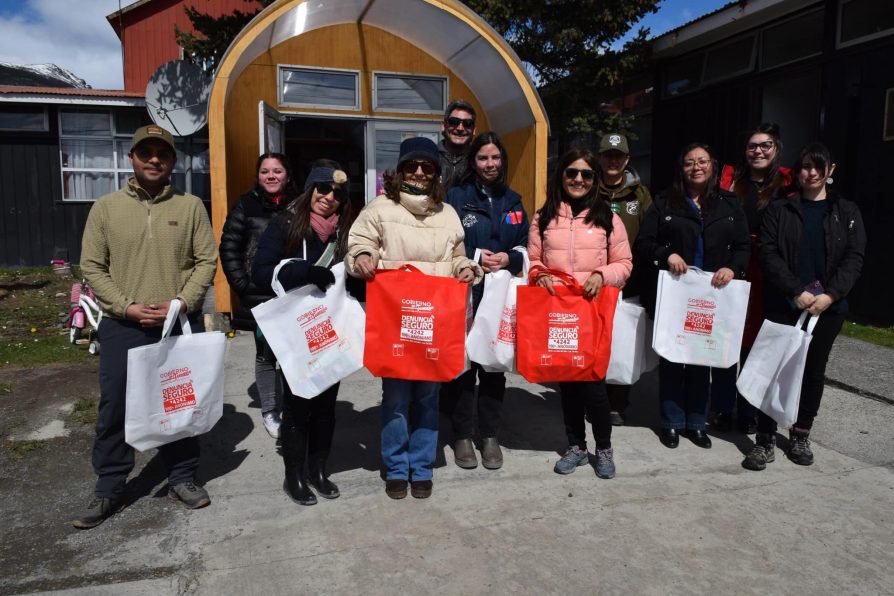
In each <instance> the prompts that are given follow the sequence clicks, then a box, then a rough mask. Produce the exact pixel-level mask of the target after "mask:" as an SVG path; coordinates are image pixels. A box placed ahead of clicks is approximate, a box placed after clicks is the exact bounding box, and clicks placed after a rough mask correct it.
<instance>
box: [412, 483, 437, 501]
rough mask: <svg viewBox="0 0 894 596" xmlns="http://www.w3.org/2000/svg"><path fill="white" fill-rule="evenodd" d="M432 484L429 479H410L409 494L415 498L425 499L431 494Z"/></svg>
mask: <svg viewBox="0 0 894 596" xmlns="http://www.w3.org/2000/svg"><path fill="white" fill-rule="evenodd" d="M433 485H434V483H433V482H432V481H431V480H410V494H411V495H413V497H414V498H416V499H427V498H429V497H430V496H431V490H432V486H433Z"/></svg>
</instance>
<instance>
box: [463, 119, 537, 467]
mask: <svg viewBox="0 0 894 596" xmlns="http://www.w3.org/2000/svg"><path fill="white" fill-rule="evenodd" d="M508 165H509V163H508V158H507V157H506V148H505V147H504V146H503V142H502V141H501V140H500V137H499V136H497V133H495V132H486V133H483V134H480V135H478V136H477V137H476V138H475V139H474V140H473V141H472V145H471V146H470V148H469V153H468V167H467V169H466V175H465V178H464V179H463V181H462V183H461V184H460V186H456V187H454V188H452V189H451V190H450V192H448V193H447V202H448V203H449V204H450V205H451V206H452V207H453V208H454V209H455V210H456V212H457V213H458V214H459V219H460V221H461V222H462V225H463V231H464V232H465V234H466V237H465V246H466V256H468V257H469V258H474V256H475V251H476V250H478V251H480V260H479V264H480V265H481V267H482V268H483V269H484V271H485V272H486V273H489V272H494V271H499V270H500V269H508V270H509V272H510V273H512V274H513V275H517V274H518V273H519V272H521V270H522V264H523V257H522V254H521V253H520V252H518V251H517V250H513V249H514V248H516V247H520V248H522V249H524V247H525V246H527V244H528V227H529V223H528V216H527V214H526V213H525V210H524V207H522V202H521V195H519V194H518V193H517V192H515V191H513V190H512V189H510V188H509V187H508V186H507V185H506V168H507V167H508ZM486 283H487V277H486V276H485V281H484V284H486ZM484 284H478V285H477V286H473V287H472V300H473V307H474V309H475V311H476V312H477V310H478V304H479V303H480V302H481V297H482V295H483V294H484ZM476 377H477V379H478V383H479V384H478V402H477V414H478V416H477V418H478V431H479V433H480V436H481V463H482V464H483V465H484V467H485V468H487V469H489V470H495V469H497V468H499V467H500V466H502V465H503V453H502V451H501V450H500V445H499V443H498V442H497V433H498V432H499V430H500V419H501V412H502V409H503V394H504V393H505V391H506V376H505V375H504V374H503V373H501V372H487V371H485V370H484V369H483V368H482V367H481V365H480V364H478V363H476V362H473V363H472V368H471V369H469V370H468V371H466V372H465V373H463V374H462V375H460V376H459V377H457V378H456V379H454V380H453V381H451V382H450V383H448V384H447V386H446V388H445V391H446V393H447V399H448V400H449V403H450V404H451V406H452V412H451V417H452V420H453V434H454V441H455V442H454V445H453V455H454V459H455V461H456V465H458V466H459V467H461V468H474V467H476V466H477V465H478V460H477V457H476V455H475V448H474V445H473V443H472V438H473V437H474V435H475V430H476V429H475V413H476V407H475V406H476V402H475V380H476Z"/></svg>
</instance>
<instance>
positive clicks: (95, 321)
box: [66, 280, 102, 354]
mask: <svg viewBox="0 0 894 596" xmlns="http://www.w3.org/2000/svg"><path fill="white" fill-rule="evenodd" d="M100 321H102V309H100V308H99V305H98V304H96V296H95V295H94V294H93V290H92V289H91V288H90V286H88V285H87V281H86V280H81V281H80V282H75V283H73V284H72V285H71V312H70V313H69V314H68V319H67V321H66V326H67V327H68V330H69V331H68V340H69V341H70V342H71V343H73V344H78V345H81V344H88V345H89V347H88V351H89V352H90V353H91V354H99V322H100ZM88 322H89V323H90V328H87V323H88Z"/></svg>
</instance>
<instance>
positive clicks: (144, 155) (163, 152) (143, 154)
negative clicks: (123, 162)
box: [133, 147, 174, 161]
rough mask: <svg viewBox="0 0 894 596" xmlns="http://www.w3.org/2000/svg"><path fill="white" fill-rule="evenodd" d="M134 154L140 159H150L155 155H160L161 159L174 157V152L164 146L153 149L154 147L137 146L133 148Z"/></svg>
mask: <svg viewBox="0 0 894 596" xmlns="http://www.w3.org/2000/svg"><path fill="white" fill-rule="evenodd" d="M133 154H134V155H136V156H137V158H138V159H139V160H140V161H149V160H150V159H152V158H153V157H158V159H159V160H161V161H170V160H172V159H174V152H173V151H171V150H170V149H168V148H166V147H162V148H161V149H153V148H152V147H136V148H135V149H134V150H133Z"/></svg>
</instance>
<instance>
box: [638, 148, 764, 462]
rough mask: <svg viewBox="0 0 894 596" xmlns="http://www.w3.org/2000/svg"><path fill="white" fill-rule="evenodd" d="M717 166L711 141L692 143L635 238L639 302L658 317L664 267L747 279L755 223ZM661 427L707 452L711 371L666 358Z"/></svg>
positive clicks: (665, 434)
mask: <svg viewBox="0 0 894 596" xmlns="http://www.w3.org/2000/svg"><path fill="white" fill-rule="evenodd" d="M718 173H719V169H718V164H717V159H716V158H715V156H714V154H713V152H712V151H711V149H710V148H709V147H708V146H707V145H705V144H704V143H693V144H691V145H688V146H686V147H685V148H684V149H683V152H682V153H681V154H680V158H679V169H678V170H677V175H676V178H675V180H674V184H673V186H672V187H671V189H670V190H669V191H668V192H667V193H665V195H664V196H659V197H656V198H655V200H654V202H653V203H652V206H651V207H650V208H649V210H648V212H647V213H646V217H645V219H644V220H643V223H642V227H641V228H640V232H639V236H638V237H637V240H636V247H635V255H636V265H635V267H641V268H643V269H644V270H646V271H649V273H647V274H644V275H643V277H642V279H643V286H644V287H643V292H642V294H641V296H640V300H641V302H642V304H643V306H644V307H645V308H646V309H647V310H648V311H649V313H650V314H654V312H655V298H656V296H655V295H656V289H657V283H658V270H660V269H666V270H668V271H670V272H671V273H672V274H674V275H682V274H684V273H686V269H687V267H688V266H689V265H692V266H695V267H698V268H700V269H702V270H705V271H714V276H713V278H712V280H711V283H712V284H713V285H714V286H715V287H718V288H720V287H723V286H725V285H726V284H728V283H729V282H730V281H731V280H733V279H743V278H744V277H745V268H746V267H747V266H748V260H749V258H750V256H751V248H750V244H749V240H748V224H747V223H746V221H745V213H744V212H743V211H742V206H741V205H740V204H739V201H738V199H736V197H735V196H734V195H732V194H730V193H726V192H724V191H721V190H720V188H719V184H718ZM658 370H659V398H660V402H661V430H660V431H659V434H658V437H659V439H660V440H661V442H662V443H663V444H664V445H665V446H666V447H669V448H671V449H673V448H675V447H677V445H679V442H680V439H679V435H678V431H680V430H684V429H685V431H686V432H687V434H688V436H689V439H690V440H691V441H692V442H693V443H695V444H696V445H698V446H699V447H703V448H705V449H709V448H710V447H711V439H710V438H709V437H708V435H707V434H706V433H705V418H706V416H707V410H708V396H709V391H710V375H711V369H710V367H706V366H694V365H689V364H677V363H674V362H670V361H669V360H665V359H664V358H662V359H661V360H660V363H659V369H658Z"/></svg>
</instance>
